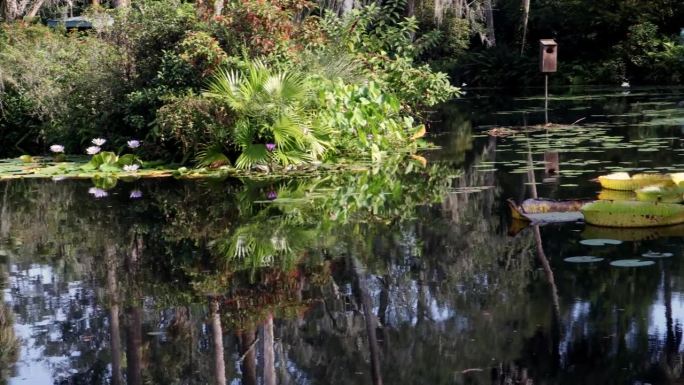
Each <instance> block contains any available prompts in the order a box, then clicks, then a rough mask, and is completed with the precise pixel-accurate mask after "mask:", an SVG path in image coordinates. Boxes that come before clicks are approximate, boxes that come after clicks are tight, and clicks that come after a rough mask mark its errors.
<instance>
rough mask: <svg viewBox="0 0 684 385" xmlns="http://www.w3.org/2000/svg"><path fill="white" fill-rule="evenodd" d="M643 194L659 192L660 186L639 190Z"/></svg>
mask: <svg viewBox="0 0 684 385" xmlns="http://www.w3.org/2000/svg"><path fill="white" fill-rule="evenodd" d="M641 191H643V192H660V186H646V187H644V188H642V189H641Z"/></svg>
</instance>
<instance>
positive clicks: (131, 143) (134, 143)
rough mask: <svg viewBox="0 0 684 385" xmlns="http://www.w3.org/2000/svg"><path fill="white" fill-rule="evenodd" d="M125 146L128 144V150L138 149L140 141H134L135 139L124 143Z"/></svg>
mask: <svg viewBox="0 0 684 385" xmlns="http://www.w3.org/2000/svg"><path fill="white" fill-rule="evenodd" d="M126 144H128V147H129V148H138V147H140V141H139V140H135V139H133V140H129V141H128V142H126Z"/></svg>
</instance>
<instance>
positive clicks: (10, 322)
mask: <svg viewBox="0 0 684 385" xmlns="http://www.w3.org/2000/svg"><path fill="white" fill-rule="evenodd" d="M0 244H1V243H0ZM5 257H6V256H5V255H3V254H1V253H0V289H4V288H5V286H6V283H5V280H6V276H7V271H6V270H5V269H6V261H4V260H3V259H4V258H5ZM18 358H19V340H18V339H17V337H16V336H15V334H14V317H13V315H12V310H11V309H10V307H9V306H7V305H5V304H4V303H0V383H1V384H4V383H5V381H6V380H5V379H6V378H7V377H8V376H9V371H10V370H11V368H12V365H14V363H15V362H16V361H17V359H18Z"/></svg>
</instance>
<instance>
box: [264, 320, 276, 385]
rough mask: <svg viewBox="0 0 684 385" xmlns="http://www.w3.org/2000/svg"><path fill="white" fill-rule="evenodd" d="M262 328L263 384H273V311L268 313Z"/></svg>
mask: <svg viewBox="0 0 684 385" xmlns="http://www.w3.org/2000/svg"><path fill="white" fill-rule="evenodd" d="M263 328H264V329H263V330H264V385H275V384H276V375H275V355H274V352H273V313H269V314H268V317H267V318H266V321H265V322H264V326H263Z"/></svg>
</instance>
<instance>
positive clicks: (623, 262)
mask: <svg viewBox="0 0 684 385" xmlns="http://www.w3.org/2000/svg"><path fill="white" fill-rule="evenodd" d="M654 264H655V262H653V261H642V260H640V259H618V260H616V261H612V262H611V263H610V265H611V266H615V267H644V266H651V265H654Z"/></svg>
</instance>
